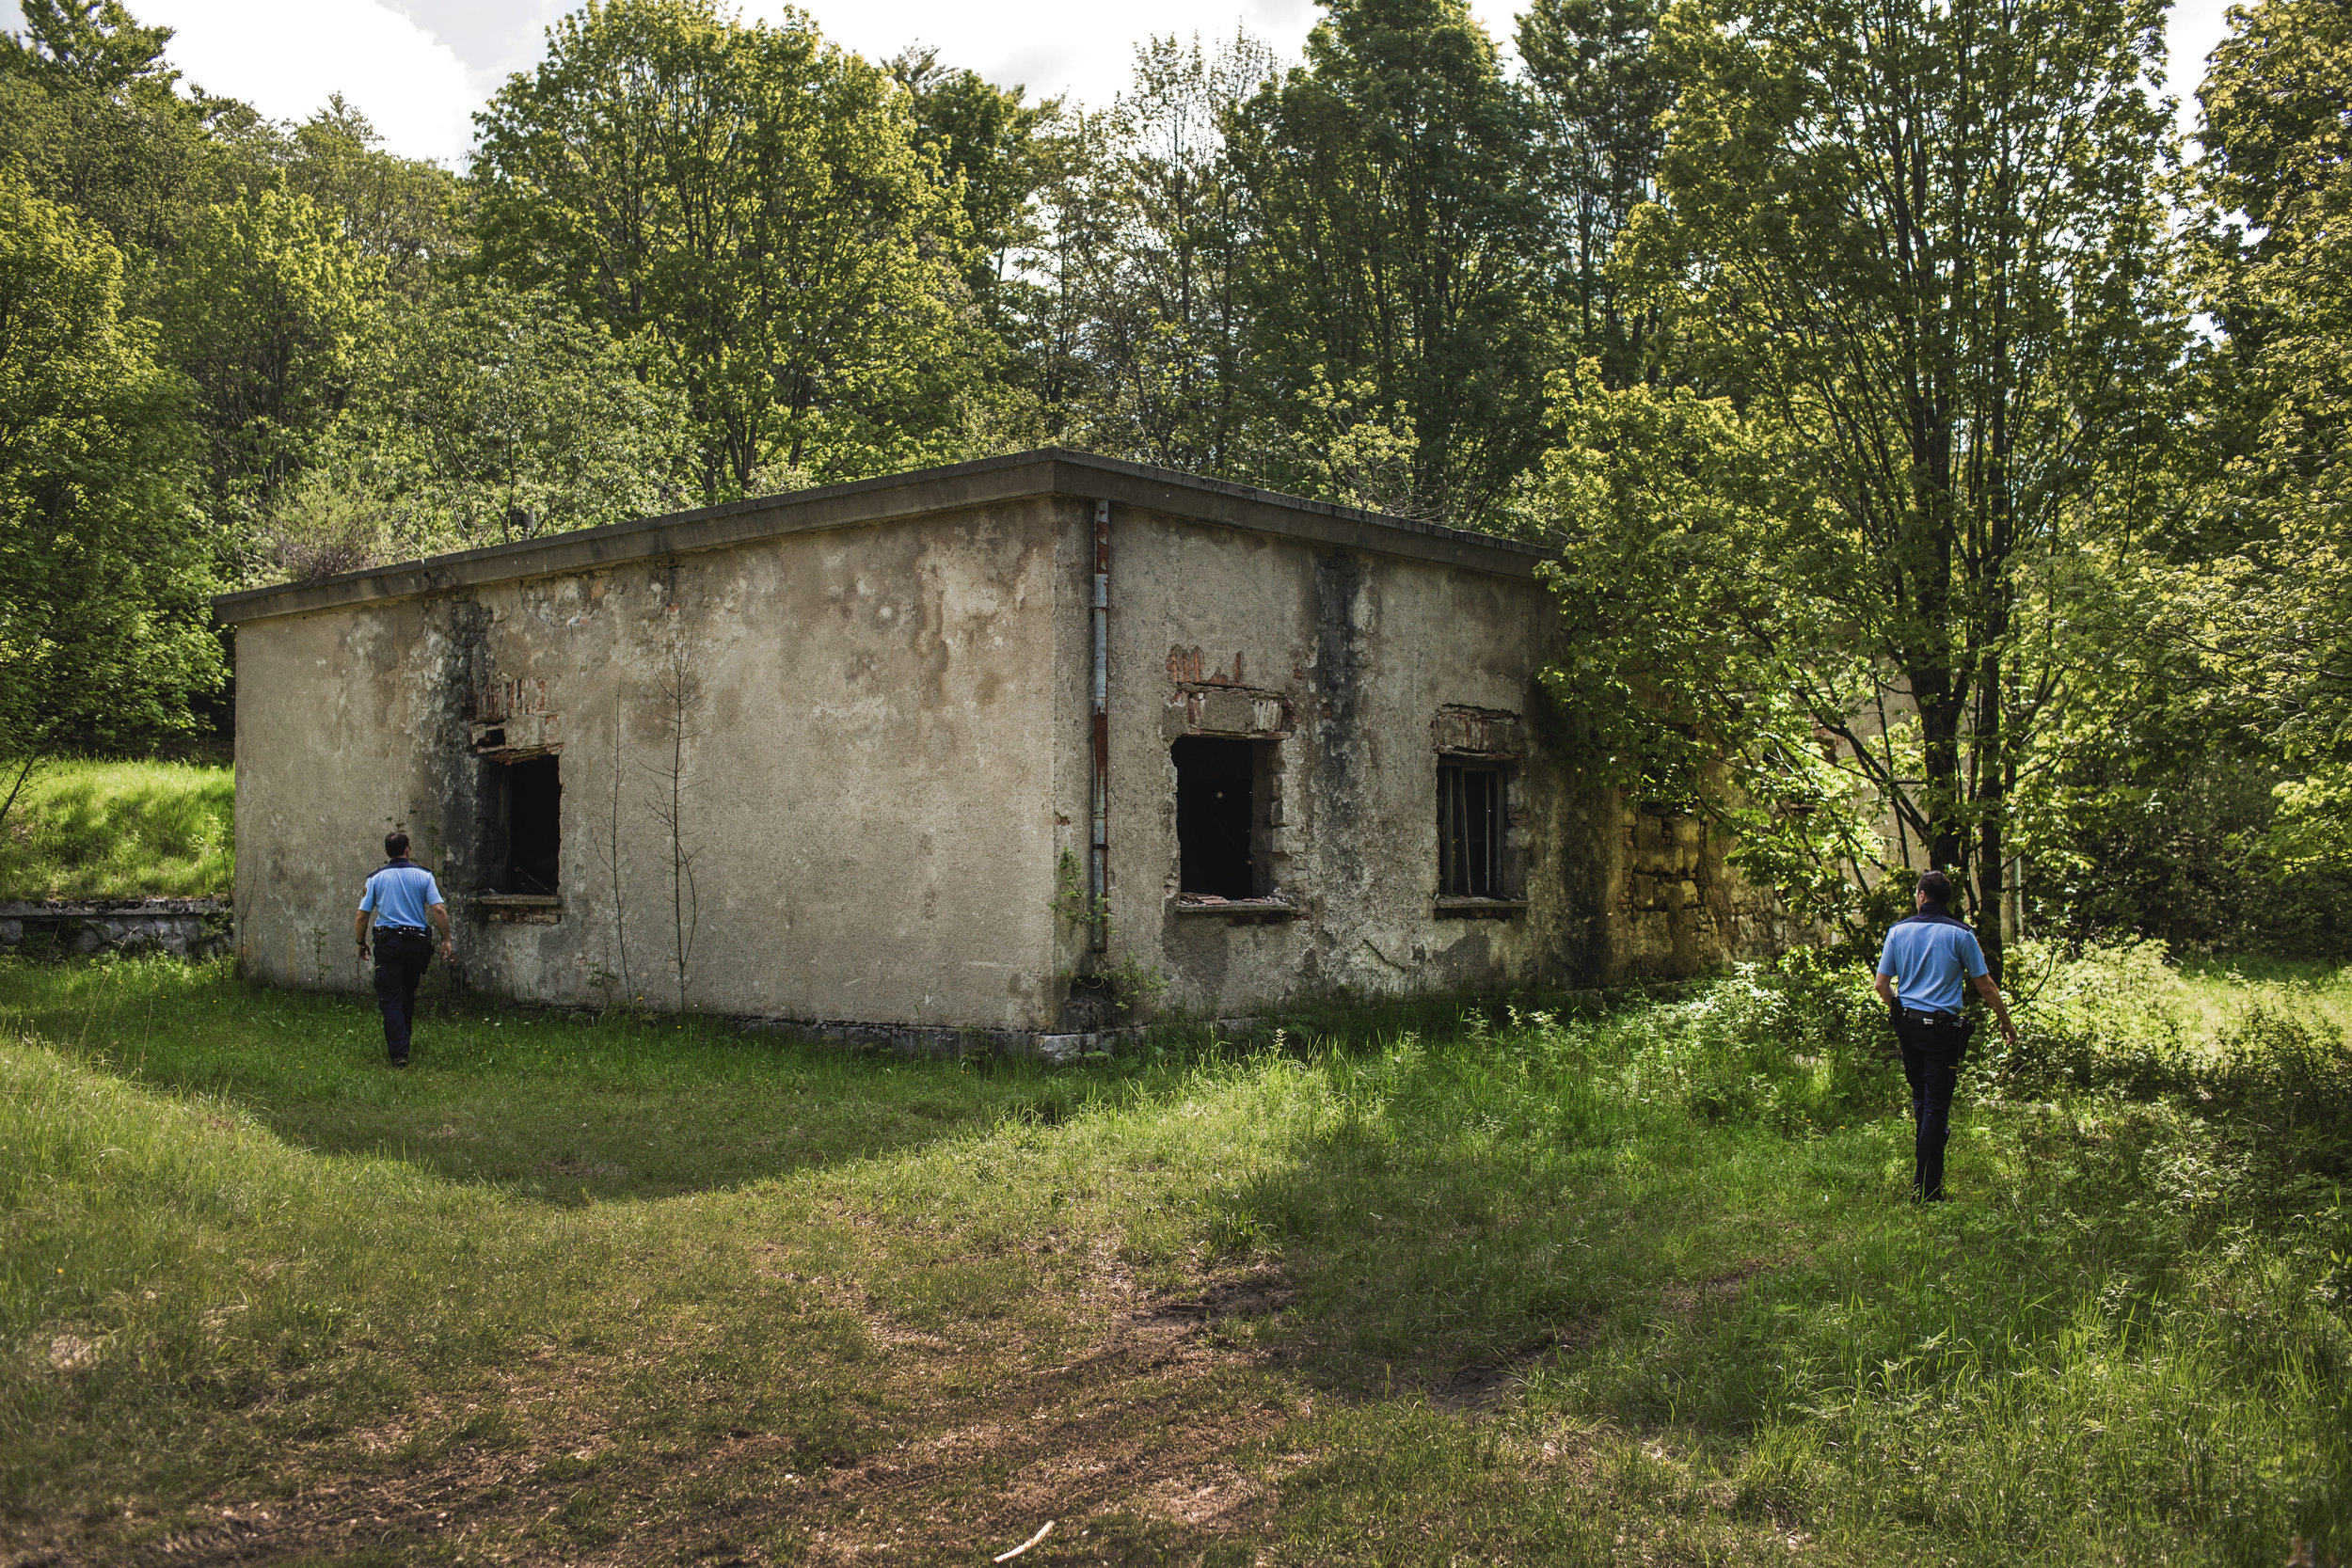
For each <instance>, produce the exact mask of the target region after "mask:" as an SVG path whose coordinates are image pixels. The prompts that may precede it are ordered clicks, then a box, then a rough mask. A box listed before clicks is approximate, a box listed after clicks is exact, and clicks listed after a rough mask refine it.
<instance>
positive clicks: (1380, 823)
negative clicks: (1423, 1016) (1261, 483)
mask: <svg viewBox="0 0 2352 1568" xmlns="http://www.w3.org/2000/svg"><path fill="white" fill-rule="evenodd" d="M1111 584H1112V586H1111V595H1110V596H1111V605H1112V609H1111V618H1110V619H1111V655H1112V658H1111V673H1112V681H1111V696H1110V712H1111V733H1112V737H1113V744H1112V757H1111V771H1110V776H1111V800H1112V831H1111V843H1110V863H1111V867H1112V884H1111V917H1112V925H1113V941H1112V943H1111V950H1110V953H1109V955H1108V956H1109V958H1112V959H1113V960H1114V961H1117V960H1120V959H1123V958H1128V957H1132V958H1135V959H1136V961H1137V962H1138V963H1140V964H1142V965H1145V966H1150V967H1156V968H1157V969H1159V970H1160V971H1161V972H1162V974H1165V975H1166V977H1167V978H1168V983H1169V989H1168V994H1167V998H1166V1000H1167V1002H1168V1004H1170V1005H1172V1006H1177V1007H1180V1008H1183V1009H1184V1010H1186V1011H1188V1012H1193V1013H1198V1014H1206V1015H1211V1016H1218V1015H1232V1014H1240V1013H1248V1012H1252V1011H1256V1010H1259V1009H1261V1008H1263V1007H1266V1006H1273V1005H1275V1004H1276V1003H1278V1002H1279V1001H1281V1000H1283V999H1284V998H1287V997H1292V996H1295V995H1298V994H1300V993H1301V992H1303V991H1304V992H1311V991H1326V992H1335V991H1349V992H1356V993H1384V992H1386V993H1392V992H1397V991H1404V990H1427V989H1434V988H1445V987H1454V986H1465V985H1470V986H1494V985H1500V984H1509V983H1516V982H1535V981H1549V982H1555V983H1556V982H1562V981H1565V980H1567V979H1569V978H1570V977H1572V975H1573V974H1575V973H1576V971H1577V970H1578V968H1579V965H1580V963H1581V959H1582V958H1583V957H1584V952H1583V949H1584V947H1585V943H1586V940H1587V935H1588V933H1587V931H1586V929H1585V924H1586V923H1585V919H1584V910H1583V908H1582V905H1583V904H1584V903H1585V902H1586V901H1587V900H1586V899H1585V898H1584V897H1583V895H1582V892H1581V888H1580V887H1579V886H1577V885H1575V884H1577V883H1578V882H1579V879H1581V877H1582V876H1583V874H1584V866H1583V864H1582V863H1572V860H1573V859H1574V858H1575V856H1576V851H1577V849H1578V848H1579V846H1578V845H1577V843H1576V842H1575V841H1574V835H1573V834H1568V833H1564V832H1561V831H1560V828H1561V825H1562V823H1561V819H1562V818H1563V817H1564V816H1567V815H1568V814H1569V808H1570V802H1569V800H1567V794H1568V791H1567V789H1566V786H1565V784H1564V782H1563V781H1562V780H1561V779H1560V778H1559V776H1558V774H1557V773H1556V771H1555V770H1554V769H1553V768H1551V767H1550V766H1549V763H1548V762H1547V761H1546V760H1545V758H1544V756H1543V754H1542V739H1543V731H1542V725H1543V719H1544V712H1545V705H1544V703H1543V700H1542V698H1541V696H1540V693H1539V692H1538V690H1537V688H1536V685H1535V679H1536V673H1537V671H1538V670H1539V669H1540V668H1541V666H1542V664H1543V663H1544V662H1545V660H1546V658H1547V657H1548V656H1549V649H1550V647H1551V644H1552V638H1553V635H1554V628H1555V627H1556V626H1557V625H1558V616H1557V614H1556V612H1555V611H1553V610H1552V609H1551V607H1550V605H1549V602H1548V599H1547V596H1546V595H1545V594H1544V593H1543V591H1542V590H1541V588H1540V587H1539V586H1538V585H1537V584H1536V583H1535V582H1534V580H1533V578H1532V577H1529V576H1520V577H1518V578H1513V577H1506V576H1500V575H1495V574H1493V573H1490V572H1486V571H1479V570H1471V569H1467V568H1463V567H1459V566H1453V565H1447V564H1443V563H1439V562H1430V561H1425V560H1412V559H1400V558H1398V557H1395V556H1391V555H1385V554H1381V553H1376V552H1374V551H1368V550H1358V549H1346V548H1333V547H1329V546H1319V545H1317V544H1314V543H1311V542H1307V541H1301V540H1296V539H1286V538H1276V537H1268V536H1266V535H1264V534H1262V533H1255V532H1250V531H1244V530H1240V529H1233V528H1220V527H1216V526H1212V525H1203V524H1200V523H1198V522H1192V521H1186V520H1184V519H1182V518H1177V517H1170V516H1168V515H1154V514H1150V513H1138V512H1136V511H1132V510H1131V511H1122V512H1120V513H1117V514H1115V515H1114V522H1113V530H1112V572H1111ZM1063 702H1064V705H1065V706H1079V707H1082V706H1083V694H1082V693H1080V692H1077V691H1074V690H1071V691H1066V692H1065V695H1064V698H1063ZM1465 712H1468V713H1471V714H1476V715H1485V716H1487V717H1488V719H1489V720H1490V721H1495V722H1497V723H1498V724H1499V725H1500V726H1501V728H1502V729H1506V730H1508V731H1509V732H1510V733H1511V736H1512V739H1510V740H1509V741H1507V742H1504V743H1503V744H1504V745H1505V748H1506V749H1507V750H1515V751H1516V752H1518V756H1517V758H1516V759H1515V760H1514V761H1513V762H1511V763H1510V765H1509V767H1510V769H1511V773H1512V777H1513V783H1512V787H1511V800H1510V808H1511V810H1510V815H1511V817H1512V820H1513V824H1514V825H1513V828H1512V831H1511V833H1510V836H1509V839H1508V841H1507V851H1506V852H1507V854H1508V855H1510V856H1512V857H1515V858H1517V860H1518V876H1517V880H1518V882H1519V886H1520V889H1521V890H1523V893H1524V901H1525V906H1526V907H1525V908H1524V909H1523V910H1502V909H1498V910H1493V911H1481V914H1482V916H1483V917H1482V918H1453V917H1448V918H1440V917H1439V914H1438V907H1437V904H1438V901H1437V893H1438V825H1437V807H1436V800H1437V777H1438V772H1437V770H1438V761H1439V749H1440V745H1441V744H1443V745H1444V746H1446V747H1448V748H1449V749H1452V748H1454V747H1458V746H1460V745H1463V744H1467V742H1466V741H1465V740H1464V738H1463V737H1462V736H1460V735H1458V734H1455V733H1454V731H1455V730H1458V729H1459V727H1460V724H1461V723H1462V722H1463V720H1462V719H1461V717H1460V716H1461V715H1462V714H1463V713H1465ZM1499 716H1509V718H1508V719H1502V718H1500V717H1499ZM1512 721H1516V722H1512ZM1449 725H1450V726H1452V727H1451V728H1448V726H1449ZM1440 730H1444V731H1445V733H1444V734H1440V733H1438V732H1439V731H1440ZM1189 734H1203V735H1223V736H1248V737H1251V738H1255V739H1258V740H1261V741H1263V742H1266V743H1267V744H1269V745H1270V746H1271V748H1272V750H1273V752H1274V755H1275V763H1276V768H1277V771H1276V773H1275V779H1277V780H1279V791H1280V795H1279V821H1275V822H1269V823H1268V825H1267V832H1266V835H1265V842H1264V848H1265V849H1266V850H1267V851H1268V852H1269V853H1270V854H1271V855H1272V857H1273V859H1274V866H1275V870H1274V874H1273V880H1274V881H1275V882H1278V883H1279V887H1280V889H1281V892H1282V894H1283V895H1284V896H1285V897H1286V898H1287V899H1288V900H1290V901H1291V902H1293V903H1295V905H1297V906H1298V908H1299V911H1300V913H1299V915H1298V916H1297V918H1295V919H1280V918H1272V919H1269V918H1265V917H1264V916H1263V915H1260V914H1257V913H1219V912H1216V911H1214V910H1212V911H1201V910H1200V909H1198V908H1196V907H1187V906H1185V905H1182V904H1180V903H1179V901H1178V899H1177V896H1176V895H1177V894H1178V892H1179V891H1180V890H1179V888H1178V886H1177V880H1178V878H1177V872H1178V864H1179V859H1178V842H1177V831H1176V779H1177V775H1176V768H1175V765H1174V763H1173V762H1172V761H1171V753H1170V747H1171V745H1172V743H1173V742H1174V741H1175V740H1176V739H1178V738H1179V737H1181V736H1185V735H1189ZM1066 744H1070V743H1066ZM1074 750H1075V748H1074V746H1073V752H1074ZM1083 760H1084V759H1083V757H1082V756H1078V755H1074V754H1073V756H1072V758H1071V761H1070V763H1069V766H1068V767H1067V768H1066V770H1065V771H1066V774H1067V775H1069V776H1073V777H1074V776H1082V775H1081V770H1080V767H1079V764H1080V763H1081V762H1082V761H1083ZM1065 800H1072V801H1076V802H1079V803H1082V798H1080V797H1075V796H1069V795H1066V796H1065ZM1063 812H1064V815H1067V816H1071V818H1072V820H1073V827H1071V828H1069V829H1065V830H1064V833H1065V840H1064V842H1065V845H1066V846H1068V847H1073V848H1076V849H1080V850H1082V849H1083V842H1084V820H1085V819H1084V816H1083V814H1082V813H1080V812H1078V811H1075V810H1073V809H1072V807H1071V806H1069V805H1065V807H1064V808H1063Z"/></svg>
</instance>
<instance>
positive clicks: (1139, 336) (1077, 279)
mask: <svg viewBox="0 0 2352 1568" xmlns="http://www.w3.org/2000/svg"><path fill="white" fill-rule="evenodd" d="M1272 68H1273V67H1272V56H1271V55H1269V54H1268V53H1267V51H1266V50H1265V48H1264V46H1263V45H1262V44H1259V43H1257V42H1256V41H1255V40H1251V39H1249V38H1248V37H1247V36H1246V35H1238V36H1236V37H1234V38H1232V39H1231V40H1226V41H1225V42H1223V43H1220V44H1219V45H1217V46H1216V48H1214V49H1204V48H1203V47H1202V46H1201V44H1200V40H1197V39H1196V40H1193V42H1192V44H1191V45H1190V47H1188V48H1187V47H1185V46H1184V45H1182V44H1180V43H1179V42H1178V40H1174V39H1168V38H1155V39H1152V40H1150V41H1149V42H1147V43H1146V44H1144V45H1143V46H1141V47H1140V48H1138V49H1137V51H1136V71H1135V77H1134V81H1133V83H1132V85H1131V86H1130V87H1129V88H1128V90H1127V91H1125V92H1123V93H1121V94H1120V96H1119V99H1118V100H1117V102H1115V103H1112V104H1111V105H1109V106H1108V107H1107V108H1104V109H1097V110H1088V109H1077V110H1073V111H1069V112H1066V113H1064V114H1063V115H1062V116H1061V117H1060V118H1059V119H1058V120H1057V127H1056V129H1055V131H1054V133H1053V135H1050V136H1048V137H1046V138H1044V139H1043V140H1042V142H1041V154H1040V157H1041V165H1040V167H1041V181H1040V185H1039V188H1038V191H1037V193H1036V199H1035V214H1034V216H1033V219H1032V222H1033V224H1034V228H1035V232H1034V234H1033V235H1032V236H1031V238H1030V240H1029V242H1028V244H1027V245H1025V247H1024V250H1023V255H1022V257H1021V262H1020V271H1021V278H1020V285H1019V288H1018V290H1017V291H1015V293H1014V295H1013V297H1014V299H1015V300H1016V301H1017V309H1016V311H1015V313H1014V314H1013V315H1012V317H1011V318H1010V319H1011V321H1012V324H1013V325H1012V332H1013V342H1014V345H1015V358H1014V361H1013V365H1012V372H1013V373H1014V374H1015V375H1017V376H1019V377H1020V378H1021V383H1022V386H1023V388H1024V389H1025V390H1026V391H1027V392H1028V393H1029V394H1030V395H1031V396H1032V397H1034V398H1035V400H1036V402H1037V404H1038V408H1039V413H1040V415H1041V419H1042V420H1043V422H1044V424H1045V427H1046V430H1047V433H1048V434H1050V435H1051V436H1054V437H1055V438H1057V439H1059V440H1062V441H1065V442H1068V443H1071V444H1074V445H1077V446H1081V447H1086V448H1089V449H1091V450H1095V451H1105V452H1109V453H1112V454H1114V455H1118V456H1124V457H1129V458H1132V459H1134V460H1136V461H1137V462H1143V463H1153V464H1159V465H1163V466H1165V467H1173V468H1179V469H1184V470H1187V471H1190V472H1195V473H1204V474H1216V475H1223V476H1232V477H1242V476H1244V475H1245V474H1247V473H1248V472H1249V471H1250V470H1249V464H1250V462H1251V461H1252V458H1251V456H1250V453H1251V451H1252V450H1253V449H1252V448H1251V446H1250V444H1249V443H1250V439H1251V436H1250V432H1251V429H1252V420H1254V418H1255V413H1254V410H1255V407H1256V404H1255V402H1254V398H1255V394H1254V393H1253V392H1252V391H1251V390H1250V389H1249V388H1248V387H1247V386H1246V385H1245V378H1244V374H1243V367H1244V364H1245V362H1246V349H1245V342H1244V338H1245V334H1246V332H1247V331H1248V325H1249V322H1250V319H1251V317H1250V312H1249V309H1248V305H1247V303H1246V301H1245V300H1244V299H1243V298H1242V290H1243V287H1244V285H1245V283H1246V281H1247V279H1248V273H1249V268H1250V254H1251V253H1250V249H1249V243H1250V240H1249V228H1248V223H1247V222H1246V220H1245V218H1244V215H1243V211H1242V189H1241V184H1240V180H1239V176H1238V175H1237V173H1236V171H1235V170H1234V168H1233V167H1232V162H1231V160H1230V159H1229V158H1228V157H1227V156H1226V138H1225V126H1226V124H1227V122H1228V120H1229V119H1230V118H1231V116H1232V114H1233V113H1234V111H1235V110H1236V108H1237V107H1238V105H1239V104H1240V103H1241V102H1242V101H1243V100H1245V99H1246V98H1248V96H1249V95H1250V94H1251V93H1252V92H1254V91H1256V90H1257V88H1258V87H1259V86H1260V84H1261V83H1263V81H1264V80H1265V78H1266V76H1267V74H1268V73H1269V72H1270V71H1271V70H1272Z"/></svg>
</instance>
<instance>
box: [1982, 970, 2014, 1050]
mask: <svg viewBox="0 0 2352 1568" xmlns="http://www.w3.org/2000/svg"><path fill="white" fill-rule="evenodd" d="M1977 994H1978V995H1979V996H1981V997H1983V998H1984V1005H1985V1006H1988V1007H1990V1008H1992V1009H1993V1016H1994V1017H1995V1018H1997V1019H1999V1020H2000V1021H2001V1037H2002V1038H2003V1039H2005V1040H2007V1041H2009V1043H2010V1044H2011V1045H2015V1044H2016V1043H2017V1025H2015V1024H2014V1023H2011V1022H2010V1021H2009V1004H2008V1003H2006V1002H2004V1001H2002V1000H2001V988H2000V987H1999V986H1997V985H1994V983H1993V976H1992V975H1990V974H1979V975H1978V976H1977Z"/></svg>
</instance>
